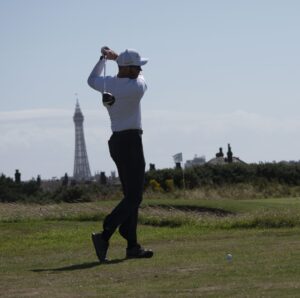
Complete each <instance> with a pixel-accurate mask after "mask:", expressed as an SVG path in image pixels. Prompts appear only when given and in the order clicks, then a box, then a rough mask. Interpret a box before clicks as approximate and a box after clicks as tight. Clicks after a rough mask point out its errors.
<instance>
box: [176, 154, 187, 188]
mask: <svg viewBox="0 0 300 298" xmlns="http://www.w3.org/2000/svg"><path fill="white" fill-rule="evenodd" d="M173 159H174V162H175V164H177V163H179V164H180V168H181V171H182V184H183V190H184V191H185V176H184V169H183V166H181V163H182V162H183V158H182V152H180V153H177V154H175V155H173Z"/></svg>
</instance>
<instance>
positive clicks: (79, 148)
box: [73, 93, 91, 180]
mask: <svg viewBox="0 0 300 298" xmlns="http://www.w3.org/2000/svg"><path fill="white" fill-rule="evenodd" d="M76 95H77V93H76ZM73 121H74V124H75V157H74V172H73V178H74V179H75V180H90V179H91V171H90V166H89V161H88V156H87V151H86V146H85V138H84V131H83V121H84V117H83V114H82V112H81V109H80V106H79V100H78V97H77V102H76V107H75V113H74V116H73Z"/></svg>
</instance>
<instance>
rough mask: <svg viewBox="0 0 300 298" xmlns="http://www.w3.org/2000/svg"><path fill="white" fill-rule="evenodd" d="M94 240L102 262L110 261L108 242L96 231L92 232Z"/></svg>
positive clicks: (97, 253)
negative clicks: (107, 255) (108, 257)
mask: <svg viewBox="0 0 300 298" xmlns="http://www.w3.org/2000/svg"><path fill="white" fill-rule="evenodd" d="M92 241H93V245H94V248H95V251H96V255H97V257H98V259H99V261H100V263H105V262H108V259H107V257H106V254H107V249H108V243H105V242H104V240H103V239H101V234H96V233H92Z"/></svg>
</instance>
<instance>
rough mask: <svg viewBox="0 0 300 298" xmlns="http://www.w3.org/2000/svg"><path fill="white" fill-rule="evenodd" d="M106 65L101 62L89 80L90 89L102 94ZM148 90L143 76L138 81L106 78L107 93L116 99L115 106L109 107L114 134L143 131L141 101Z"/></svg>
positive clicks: (115, 77)
mask: <svg viewBox="0 0 300 298" xmlns="http://www.w3.org/2000/svg"><path fill="white" fill-rule="evenodd" d="M104 63H105V61H104V60H99V61H98V63H97V64H96V65H95V67H94V69H93V70H92V72H91V74H90V76H89V78H88V84H89V85H90V87H92V88H93V89H95V90H97V91H99V92H101V93H103V91H104V77H103V76H101V73H102V71H103V68H104ZM146 90H147V85H146V82H145V80H144V77H143V76H142V75H139V76H138V78H137V79H129V78H118V77H117V76H113V77H112V76H106V77H105V91H106V92H109V93H111V94H112V95H113V96H114V97H115V102H114V104H113V105H112V106H110V107H107V111H108V113H109V117H110V120H111V129H112V131H113V132H114V131H122V130H127V129H142V123H141V106H140V101H141V99H142V97H143V95H144V93H145V91H146Z"/></svg>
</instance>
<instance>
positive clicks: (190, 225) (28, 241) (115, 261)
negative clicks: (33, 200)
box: [0, 197, 300, 298]
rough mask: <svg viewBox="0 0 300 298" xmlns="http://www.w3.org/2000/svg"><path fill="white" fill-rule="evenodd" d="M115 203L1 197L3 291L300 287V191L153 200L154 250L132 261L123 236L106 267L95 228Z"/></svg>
mask: <svg viewBox="0 0 300 298" xmlns="http://www.w3.org/2000/svg"><path fill="white" fill-rule="evenodd" d="M115 204H116V201H105V202H92V203H78V204H56V205H55V204H54V205H36V204H35V205H22V204H0V234H1V242H0V280H1V282H0V296H1V297H8V298H10V297H54V298H56V297H75V298H76V297H297V295H299V291H300V266H299V261H300V238H299V232H300V220H299V214H300V200H299V198H288V199H287V198H282V199H264V200H253V199H251V200H227V199H222V200H207V199H189V200H187V199H180V198H177V199H173V200H172V199H170V198H168V197H167V198H163V199H161V198H158V199H146V200H145V201H144V203H143V205H142V208H141V218H140V226H139V235H140V241H141V243H142V244H143V245H145V246H146V247H151V248H152V249H153V250H154V251H155V255H154V257H153V258H152V259H149V260H126V259H124V255H125V245H126V244H125V242H124V240H123V239H121V237H120V236H119V235H118V234H116V235H114V237H113V238H112V241H111V245H110V250H109V256H110V258H111V260H112V261H111V262H110V263H108V264H105V265H99V263H98V262H97V259H96V257H95V253H94V251H93V247H92V244H91V240H90V234H91V232H92V231H97V230H100V227H101V219H102V218H103V217H104V216H105V214H107V212H109V211H110V210H111V208H112V207H113V206H114V205H115ZM227 253H231V254H232V255H233V259H232V261H231V262H228V261H227V260H226V254H227Z"/></svg>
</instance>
